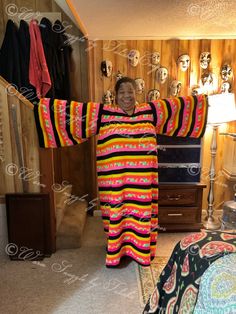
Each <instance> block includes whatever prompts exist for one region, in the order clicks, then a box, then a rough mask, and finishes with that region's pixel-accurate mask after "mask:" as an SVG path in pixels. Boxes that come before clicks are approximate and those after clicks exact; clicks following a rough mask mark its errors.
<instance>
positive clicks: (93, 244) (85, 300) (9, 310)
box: [0, 217, 184, 314]
mask: <svg viewBox="0 0 236 314" xmlns="http://www.w3.org/2000/svg"><path fill="white" fill-rule="evenodd" d="M183 235H184V234H167V233H163V234H160V235H159V238H158V247H157V253H158V254H159V256H169V255H170V253H171V251H172V248H173V246H174V245H175V244H176V242H177V241H178V240H179V239H181V238H182V237H183ZM105 247H106V239H105V235H104V232H103V226H102V221H101V217H88V219H87V224H86V231H85V234H84V239H83V244H82V247H81V248H79V249H71V250H60V251H57V252H56V253H55V254H53V255H52V256H51V257H50V258H47V259H44V260H43V261H42V262H40V263H32V262H19V261H10V260H9V258H8V257H7V256H3V253H4V252H0V313H4V314H38V313H40V314H51V313H53V314H141V313H142V311H143V306H141V305H140V302H139V292H138V284H137V276H136V270H137V264H136V263H135V262H132V263H130V264H128V265H127V266H126V267H125V268H122V269H107V268H106V267H105V254H106V251H105Z"/></svg>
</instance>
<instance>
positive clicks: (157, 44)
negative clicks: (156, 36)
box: [150, 40, 162, 97]
mask: <svg viewBox="0 0 236 314" xmlns="http://www.w3.org/2000/svg"><path fill="white" fill-rule="evenodd" d="M152 51H153V52H155V51H156V52H159V53H160V65H162V50H161V40H153V41H152ZM151 77H152V86H151V88H150V89H158V90H160V87H159V83H158V82H157V80H156V69H153V71H152V72H151ZM161 97H162V95H161Z"/></svg>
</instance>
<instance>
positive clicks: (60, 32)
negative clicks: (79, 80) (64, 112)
mask: <svg viewBox="0 0 236 314" xmlns="http://www.w3.org/2000/svg"><path fill="white" fill-rule="evenodd" d="M53 30H54V35H55V42H56V47H57V50H56V53H57V63H56V64H55V66H56V73H57V79H56V80H55V96H56V98H58V99H66V100H69V101H70V99H71V92H70V63H71V53H72V47H71V46H70V45H69V43H68V38H67V36H66V35H65V29H64V27H63V25H62V24H61V22H60V21H59V20H57V21H56V22H55V23H54V25H53Z"/></svg>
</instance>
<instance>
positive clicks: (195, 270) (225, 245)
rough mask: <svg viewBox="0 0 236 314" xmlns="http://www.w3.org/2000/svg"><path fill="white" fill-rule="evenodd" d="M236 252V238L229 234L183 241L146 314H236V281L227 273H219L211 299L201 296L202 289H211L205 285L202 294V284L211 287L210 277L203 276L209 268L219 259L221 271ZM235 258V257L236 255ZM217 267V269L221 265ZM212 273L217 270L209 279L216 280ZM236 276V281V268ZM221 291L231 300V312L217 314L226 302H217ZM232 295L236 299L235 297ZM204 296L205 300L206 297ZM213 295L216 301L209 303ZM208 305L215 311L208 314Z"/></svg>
mask: <svg viewBox="0 0 236 314" xmlns="http://www.w3.org/2000/svg"><path fill="white" fill-rule="evenodd" d="M235 252H236V234H229V233H223V232H218V231H214V232H209V231H206V230H203V231H201V232H198V233H193V234H190V235H188V236H187V237H185V238H183V239H182V240H181V241H180V242H178V243H177V245H176V246H175V248H174V250H173V252H172V255H171V257H170V259H169V261H168V263H167V265H166V266H165V268H164V269H163V271H162V273H161V275H160V277H159V280H158V282H157V285H156V288H155V290H154V291H153V293H152V295H151V296H150V299H149V301H148V303H147V304H146V306H145V309H144V311H143V314H148V313H160V314H164V313H165V314H168V313H169V314H174V313H176V314H177V313H179V314H184V313H186V314H191V313H194V314H195V313H197V314H199V313H230V314H231V313H236V311H235V312H233V311H232V309H234V310H235V306H236V304H235V294H236V291H235V290H236V288H235V286H236V284H235V283H236V280H234V282H233V283H232V281H229V276H228V275H227V274H228V273H227V271H223V272H222V273H219V272H218V276H219V277H216V281H214V283H215V284H214V285H212V286H211V289H213V290H212V291H213V294H212V293H211V291H210V292H209V294H207V295H206V294H205V292H204V291H203V292H201V289H209V288H206V285H205V286H204V285H203V287H202V288H201V289H200V293H199V286H200V283H201V280H203V279H204V281H206V282H208V284H210V282H209V279H208V276H207V275H206V277H203V274H204V273H205V271H206V270H207V269H208V268H209V266H210V265H211V264H213V263H214V262H216V261H217V260H218V259H219V264H218V271H219V267H220V266H219V265H220V263H221V261H222V262H223V261H226V262H227V261H228V260H227V259H221V258H222V257H225V258H226V257H229V255H230V254H231V253H235ZM232 255H234V256H235V254H232ZM221 265H222V264H221ZM215 267H217V264H216V266H215ZM209 269H210V268H209ZM212 271H214V272H215V271H216V270H214V269H213V270H211V271H210V273H209V276H212ZM232 271H233V268H232ZM206 274H207V273H206ZM233 275H234V279H235V276H236V274H235V268H234V272H233ZM231 277H232V276H231ZM211 278H212V277H211ZM223 279H225V280H226V282H223V283H222V282H221V280H223ZM219 282H220V283H221V284H220V285H219V286H217V287H216V283H219ZM225 284H227V285H228V284H229V285H230V286H229V288H228V289H226V285H225ZM227 287H228V286H227ZM219 291H222V293H224V294H225V296H227V298H228V300H229V302H230V303H229V306H230V309H231V312H230V311H229V312H222V311H221V312H218V309H219V307H218V305H217V312H216V311H215V307H216V304H219V303H220V300H221V301H222V298H218V301H217V296H219V295H220V293H219ZM232 291H233V294H234V296H232V293H231V292H232ZM198 293H199V300H198ZM202 294H203V295H204V296H202ZM211 295H212V296H213V297H212V300H211V301H209V299H210V298H211ZM213 299H214V300H213ZM197 301H198V302H197ZM209 302H210V303H209ZM225 302H226V301H223V304H225ZM196 303H197V306H196ZM206 303H207V306H208V303H209V305H211V307H212V309H213V310H212V311H210V308H208V310H207V312H206V311H205V310H204V306H206ZM227 304H228V303H227ZM221 306H222V305H221ZM195 307H196V310H195ZM224 309H225V308H224ZM194 310H195V312H194ZM197 311H198V312H197Z"/></svg>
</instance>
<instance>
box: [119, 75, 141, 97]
mask: <svg viewBox="0 0 236 314" xmlns="http://www.w3.org/2000/svg"><path fill="white" fill-rule="evenodd" d="M122 83H131V84H132V85H133V88H134V89H135V88H136V83H135V80H133V79H132V78H130V77H127V76H125V77H122V78H121V79H119V80H118V81H117V82H116V85H115V92H116V94H117V93H118V91H119V89H120V85H121V84H122Z"/></svg>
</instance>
